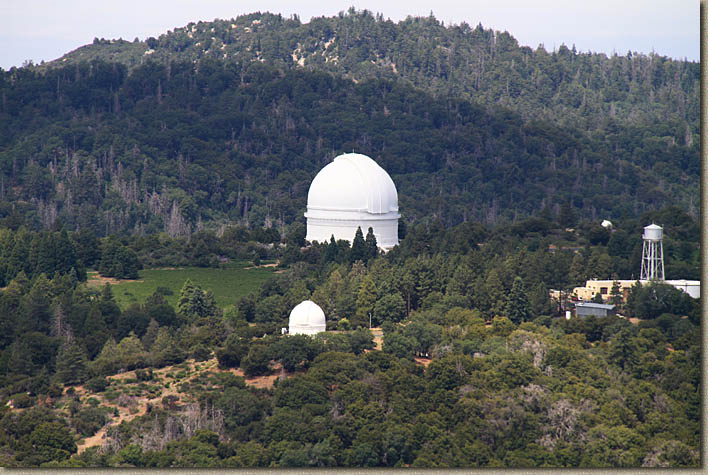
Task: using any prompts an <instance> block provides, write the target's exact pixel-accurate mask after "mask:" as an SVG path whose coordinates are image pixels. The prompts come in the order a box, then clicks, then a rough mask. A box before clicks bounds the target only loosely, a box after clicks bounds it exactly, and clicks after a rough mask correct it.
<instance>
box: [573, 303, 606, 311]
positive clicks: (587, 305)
mask: <svg viewBox="0 0 708 475" xmlns="http://www.w3.org/2000/svg"><path fill="white" fill-rule="evenodd" d="M575 307H576V308H577V307H583V308H603V309H605V310H612V309H613V308H615V306H614V305H612V304H607V303H595V302H576V303H575Z"/></svg>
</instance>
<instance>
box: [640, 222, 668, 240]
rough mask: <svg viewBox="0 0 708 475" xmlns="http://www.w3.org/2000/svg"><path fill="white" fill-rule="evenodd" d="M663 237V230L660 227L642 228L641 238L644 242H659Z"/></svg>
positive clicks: (651, 225) (652, 225) (654, 225)
mask: <svg viewBox="0 0 708 475" xmlns="http://www.w3.org/2000/svg"><path fill="white" fill-rule="evenodd" d="M663 235H664V230H663V228H662V227H661V226H657V225H656V224H650V225H649V226H645V227H644V235H643V236H642V238H643V239H644V240H645V241H661V240H662V238H663Z"/></svg>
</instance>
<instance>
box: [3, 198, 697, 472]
mask: <svg viewBox="0 0 708 475" xmlns="http://www.w3.org/2000/svg"><path fill="white" fill-rule="evenodd" d="M648 219H657V220H662V221H663V220H665V221H669V222H670V224H667V236H669V235H671V236H674V238H672V240H671V241H670V242H669V241H667V247H666V251H667V259H668V262H667V272H675V269H681V268H683V269H694V270H697V269H698V266H699V260H698V257H697V255H698V252H697V246H696V245H695V241H696V236H697V234H698V229H699V228H698V226H697V224H696V223H695V221H693V220H691V218H690V217H689V216H688V215H686V214H683V213H681V211H680V210H677V209H676V208H667V209H666V210H663V211H662V212H661V213H652V214H648V215H645V216H642V217H641V219H640V220H636V221H621V222H618V223H617V228H616V231H615V232H614V233H610V232H608V231H607V230H605V229H604V228H601V227H600V226H599V225H597V224H595V225H592V224H582V223H580V224H579V226H578V227H577V230H576V231H575V232H568V231H565V228H564V227H563V226H561V225H559V224H558V223H555V222H552V221H547V220H545V219H544V218H532V219H531V220H529V221H527V222H523V223H519V224H518V225H511V226H500V227H497V228H495V229H494V230H491V229H488V228H485V227H484V226H481V225H477V224H470V223H467V224H462V225H459V226H456V227H454V228H452V229H445V228H444V227H442V226H440V224H439V223H435V222H432V223H427V225H426V224H422V223H421V224H418V225H416V226H413V227H412V228H411V229H409V230H408V233H407V235H406V237H405V238H404V239H403V240H402V243H401V246H399V247H397V248H396V249H394V250H392V251H391V252H389V253H387V254H386V255H373V256H372V255H368V256H365V257H364V260H358V257H357V251H356V246H354V247H350V246H349V245H348V244H347V243H346V242H335V243H330V244H327V245H317V246H312V247H308V248H304V249H303V248H301V245H300V243H299V242H297V240H296V239H295V238H293V240H292V241H290V242H288V243H286V244H285V245H284V246H282V247H281V248H280V249H278V250H277V251H272V252H278V254H279V255H280V257H281V259H282V260H283V261H284V264H283V266H282V267H284V268H283V269H282V270H283V272H281V273H278V274H273V275H272V278H270V279H269V280H268V281H266V282H264V283H263V284H261V285H260V287H259V288H258V290H257V291H256V292H253V293H252V294H250V295H248V296H246V297H242V298H239V299H234V301H233V304H234V305H233V307H232V308H231V309H229V310H227V311H224V310H223V309H222V308H220V307H218V306H217V305H215V302H214V298H213V295H212V293H211V292H210V291H209V289H203V288H200V287H199V286H198V285H194V284H191V283H190V282H186V283H185V284H184V285H183V287H182V290H181V291H180V295H179V298H178V304H177V306H176V308H174V307H172V306H170V305H169V304H168V303H167V302H166V301H165V299H164V297H163V296H162V295H161V294H160V293H159V292H156V293H155V294H153V295H152V296H150V297H149V298H147V299H146V300H145V301H144V302H142V303H136V304H133V305H131V306H129V307H128V308H125V309H121V308H120V307H119V306H118V305H117V303H116V301H115V298H114V296H113V292H112V290H111V288H110V286H105V287H104V288H103V289H102V290H100V291H99V290H95V289H91V288H87V287H86V286H85V285H83V284H80V283H78V282H76V281H72V280H71V278H70V276H62V275H60V274H59V273H57V275H56V277H54V278H53V279H51V280H50V279H47V278H46V277H45V276H44V274H39V275H38V276H37V277H35V278H34V281H33V282H30V281H28V280H27V279H26V278H25V277H24V274H20V275H18V276H17V277H16V278H15V279H14V280H13V281H12V282H11V283H10V284H9V286H8V287H7V289H5V290H4V291H2V292H0V308H2V309H3V312H4V313H3V315H8V314H12V315H15V316H16V317H15V318H13V319H11V320H3V328H2V330H3V331H2V335H3V339H2V341H0V345H1V346H0V351H1V353H0V378H2V379H1V380H0V388H2V389H0V415H1V416H2V418H1V419H0V448H1V450H0V453H1V454H2V455H1V457H2V459H1V460H0V461H1V462H2V465H4V466H11V467H31V466H43V467H106V466H110V467H224V466H228V467H369V466H372V467H373V466H379V467H384V466H387V467H401V466H414V467H454V466H461V467H492V466H493V467H541V466H544V467H548V466H550V467H632V466H635V467H636V466H646V467H695V466H697V465H698V464H699V462H700V456H699V442H700V356H701V339H700V315H701V312H700V303H699V302H698V301H695V300H693V299H691V298H690V297H688V296H687V295H686V294H684V293H682V292H681V291H679V290H676V289H674V288H673V287H670V286H666V285H662V284H652V285H649V286H646V287H635V288H633V289H632V292H631V294H630V296H629V298H628V300H627V302H626V303H622V304H621V305H620V311H621V313H622V314H624V315H626V316H633V317H637V318H639V319H640V320H639V321H638V323H636V324H632V323H630V322H629V321H628V319H625V318H618V317H615V316H610V317H606V318H594V317H588V318H586V319H578V318H573V319H571V320H566V319H565V318H556V317H557V316H558V315H559V313H561V314H562V312H559V309H558V302H557V301H552V300H550V299H549V294H548V287H550V286H553V287H557V288H568V287H572V286H574V285H577V284H580V283H582V281H583V280H584V279H585V278H588V277H590V276H592V275H593V273H595V272H606V273H607V274H610V275H611V276H613V278H614V277H615V276H617V277H622V276H623V274H624V273H625V272H628V271H629V269H631V267H633V266H636V265H637V262H636V259H635V257H636V249H637V246H639V249H641V240H640V238H639V233H638V232H637V231H638V230H640V229H641V224H642V223H643V222H644V221H646V220H648ZM202 239H204V242H205V243H206V242H209V240H208V239H206V238H204V237H202ZM106 241H108V240H106ZM179 241H180V240H179V239H178V240H175V241H174V242H170V241H166V242H164V244H163V246H164V248H162V249H161V250H162V252H163V253H165V254H168V253H171V252H174V251H175V250H177V249H179V248H180V242H179ZM211 242H212V244H217V243H218V241H216V240H213V241H211ZM139 243H140V238H137V239H135V242H134V243H128V244H129V245H131V246H133V247H134V248H135V252H137V253H138V254H140V255H143V253H144V252H145V249H144V248H142V249H141V247H139V246H138V244H139ZM551 244H552V245H553V246H551ZM279 247H280V246H279ZM568 247H570V248H572V247H577V248H580V250H579V252H577V253H576V252H574V251H573V250H572V249H564V248H568ZM206 249H208V252H209V253H211V252H215V253H218V252H219V248H218V246H217V245H215V246H214V247H208V248H206ZM155 250H156V249H155V247H153V248H152V251H151V252H155ZM690 250H692V252H687V251H690ZM669 268H671V269H672V270H671V271H668V269H669ZM307 298H310V299H312V300H314V301H315V302H317V303H318V304H319V305H320V306H321V307H322V308H323V309H324V310H325V312H326V314H327V327H328V331H327V332H326V333H324V334H321V335H319V336H317V337H316V338H310V337H306V336H302V335H299V336H298V335H281V334H280V328H282V327H284V326H287V318H288V312H289V310H290V309H291V308H292V307H293V306H294V305H295V304H297V303H299V302H301V301H302V300H303V299H307ZM369 314H371V315H372V323H373V324H374V325H380V326H381V330H382V333H383V344H382V346H381V349H377V350H374V344H373V341H372V333H371V332H370V331H369V330H368V328H367V327H368V323H369V317H368V316H369ZM420 356H423V358H420ZM426 356H427V357H426ZM416 357H418V358H417V359H416ZM189 359H193V360H194V362H196V364H195V363H194V362H192V361H189ZM217 364H218V366H219V368H218V369H217V368H216V365H217ZM197 367H199V368H200V369H198V370H197ZM117 373H122V374H117ZM229 373H236V374H238V375H239V376H236V375H234V374H229ZM241 375H242V376H245V377H246V378H249V379H248V380H247V381H244V379H243V378H242V377H240V376H241ZM257 377H265V378H267V381H274V385H273V387H268V385H267V384H260V385H254V384H251V383H253V381H254V378H257ZM246 383H249V384H246ZM10 401H11V402H10ZM96 434H99V436H102V435H104V434H105V436H106V437H105V439H95V438H94V439H91V441H90V442H87V441H86V440H83V441H82V439H85V438H87V437H95V435H96ZM608 440H611V441H613V442H612V443H611V444H610V443H608V442H607V441H608ZM87 446H88V448H86V447H87ZM79 447H81V448H82V449H84V448H86V450H82V451H81V453H78V452H79V450H78V448H79Z"/></svg>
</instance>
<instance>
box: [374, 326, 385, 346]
mask: <svg viewBox="0 0 708 475" xmlns="http://www.w3.org/2000/svg"><path fill="white" fill-rule="evenodd" d="M371 334H372V335H374V345H376V346H375V347H374V349H375V350H379V351H380V350H381V348H383V330H381V328H379V327H373V328H372V329H371Z"/></svg>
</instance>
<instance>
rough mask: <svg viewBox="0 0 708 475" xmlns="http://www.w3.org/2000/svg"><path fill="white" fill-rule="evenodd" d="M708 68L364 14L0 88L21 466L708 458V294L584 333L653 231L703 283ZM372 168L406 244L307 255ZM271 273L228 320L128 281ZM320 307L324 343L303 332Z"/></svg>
mask: <svg viewBox="0 0 708 475" xmlns="http://www.w3.org/2000/svg"><path fill="white" fill-rule="evenodd" d="M699 69H700V67H699V65H698V64H696V63H692V62H688V61H685V60H676V59H671V58H666V57H661V56H658V55H656V54H654V53H651V54H649V55H646V54H642V53H636V52H627V53H626V54H625V55H621V56H620V55H617V54H616V55H613V56H612V57H607V56H606V55H603V54H596V53H592V52H578V51H577V50H576V49H575V47H571V48H569V47H567V46H565V45H561V46H560V47H559V48H558V50H557V51H547V50H546V49H545V48H544V47H543V45H539V46H538V47H536V48H530V47H528V46H520V45H519V44H518V42H517V41H516V40H515V39H514V38H513V36H511V35H510V34H509V33H508V32H499V31H494V30H490V29H485V28H484V27H483V26H482V25H481V24H480V25H478V26H476V27H471V26H469V25H467V24H464V23H463V24H461V25H444V24H443V23H441V22H440V21H438V20H437V19H435V18H434V17H433V16H432V15H431V16H430V17H425V18H414V17H409V18H408V19H406V20H404V21H401V22H398V23H394V22H392V21H390V20H385V19H384V18H383V17H382V16H381V15H378V14H376V15H375V14H372V13H371V12H368V11H366V10H364V11H357V10H355V9H351V10H349V11H348V12H342V13H340V14H339V15H338V16H335V17H331V18H327V17H322V18H314V19H312V20H311V21H310V23H302V22H301V21H300V20H299V19H298V18H297V17H296V16H294V17H291V18H283V17H282V16H280V15H274V14H270V13H254V14H251V15H245V16H241V17H238V18H235V19H231V20H215V21H213V22H199V23H190V24H189V25H186V26H185V27H181V28H175V29H174V30H173V31H170V32H167V33H165V34H163V35H160V36H159V37H158V38H148V39H146V40H145V41H140V40H138V39H137V38H136V39H135V40H134V41H125V40H105V39H98V38H97V39H95V40H94V42H93V44H90V45H86V46H84V47H81V48H79V49H77V50H75V51H72V52H70V53H68V54H67V55H65V56H64V57H62V58H60V59H58V60H56V61H53V62H49V63H43V64H40V65H33V64H28V65H26V66H23V67H22V68H12V69H10V70H9V71H4V70H2V69H0V466H4V467H11V468H26V467H42V468H86V467H139V468H168V467H193V468H217V467H229V468H244V467H249V468H252V467H260V468H276V467H298V468H307V467H310V468H316V467H357V468H358V467H396V468H401V467H415V468H452V467H480V468H488V467H495V468H499V467H516V468H550V467H559V468H577V467H583V468H591V467H593V468H627V467H655V468H686V467H699V466H700V465H701V462H702V460H701V452H700V447H701V391H702V388H701V355H702V346H701V303H700V300H699V299H692V298H691V297H689V296H688V295H687V294H686V293H684V292H682V291H680V290H677V289H676V288H674V287H672V286H670V285H666V284H663V283H661V282H651V283H647V284H644V285H642V284H640V283H638V284H637V285H635V286H634V287H632V289H631V290H630V291H629V293H628V294H627V295H622V294H621V292H620V291H619V286H618V285H617V286H613V288H612V289H611V291H610V292H609V295H607V296H605V298H604V301H605V302H606V303H612V304H614V305H615V306H616V309H617V313H618V315H610V316H607V317H593V316H590V317H586V318H579V317H576V316H572V317H571V318H569V319H567V318H565V311H566V310H567V309H572V304H573V295H572V293H573V292H572V291H573V288H574V287H578V286H582V285H584V283H585V281H586V280H588V279H593V278H598V279H606V280H621V279H636V278H637V277H638V274H639V269H640V267H641V259H642V238H641V236H642V230H643V228H644V226H646V225H648V224H650V223H652V222H654V223H657V224H660V225H661V226H662V227H663V230H664V231H663V232H664V242H663V246H664V247H663V249H664V261H665V269H666V276H667V279H695V280H698V279H700V275H701V259H700V255H701V250H700V248H699V241H700V234H701V227H700V225H699V218H698V216H699V215H700V209H699V205H700V203H699V193H698V190H699V177H700V165H699V163H700V160H699V144H700V136H699V92H698V87H699V78H700V74H699ZM352 150H353V151H356V152H359V153H363V154H366V155H369V156H370V157H372V158H373V159H375V160H376V161H377V162H378V163H379V164H380V165H381V166H382V167H383V168H384V169H385V170H387V171H388V173H389V174H390V175H391V177H392V179H393V181H394V182H395V184H396V187H397V190H398V196H399V207H400V210H401V215H402V217H401V220H400V222H399V238H400V245H399V246H396V247H395V248H394V249H392V250H390V251H389V252H386V253H383V252H382V251H381V250H379V249H378V247H377V243H376V238H375V236H374V234H373V232H372V230H368V229H361V230H360V231H358V232H357V234H356V236H355V238H354V239H353V241H352V242H348V241H344V240H335V239H334V237H332V239H331V240H330V241H329V242H325V243H309V242H307V241H305V236H306V232H305V229H306V223H305V219H304V217H303V213H304V211H305V207H306V200H307V192H308V187H309V184H310V182H311V180H312V178H313V177H314V176H315V175H316V173H317V172H318V171H319V170H320V169H321V168H322V167H323V166H325V165H326V164H327V163H329V162H330V161H331V160H332V159H333V158H334V157H335V156H337V155H339V154H340V153H344V152H350V151H352ZM603 219H610V220H611V221H612V226H610V227H604V226H602V225H601V224H600V223H601V222H602V220H603ZM242 265H248V266H252V267H256V268H261V267H262V268H270V267H273V272H272V274H271V277H270V278H269V279H268V280H267V281H265V282H264V283H263V284H261V285H260V287H259V288H258V290H257V291H256V292H253V293H251V294H249V295H245V296H243V297H238V298H233V299H232V301H231V302H230V304H229V305H227V306H225V307H222V306H219V305H217V303H216V301H215V299H214V295H213V293H212V291H211V290H210V289H209V288H203V287H202V286H201V285H200V284H199V283H198V282H192V281H191V280H186V281H185V282H184V284H183V286H182V288H181V291H180V292H179V295H178V298H177V304H176V305H171V304H169V303H168V302H167V299H166V296H167V295H169V294H168V292H171V290H170V289H167V288H165V287H158V288H157V290H156V291H155V292H154V293H153V294H152V295H150V296H149V297H147V298H146V299H144V300H143V301H139V302H134V303H130V304H123V303H121V304H120V305H119V302H117V301H116V298H115V297H114V292H113V290H112V285H114V284H116V283H119V282H121V281H123V280H126V279H129V280H131V281H135V282H138V283H139V282H140V273H141V271H142V270H143V269H173V268H180V267H184V266H194V267H200V268H204V269H215V270H216V269H219V268H225V267H229V266H242ZM94 272H97V273H98V277H96V276H93V273H94ZM90 275H91V276H93V277H90ZM97 278H100V279H103V280H101V282H104V285H96V282H95V281H96V279H97ZM252 288H255V285H254V287H252ZM552 291H559V293H557V294H556V293H552ZM175 294H176V292H175ZM552 295H557V297H555V296H554V297H552ZM306 299H310V300H312V301H314V302H315V303H317V304H318V305H319V306H320V307H321V308H322V309H323V311H324V313H325V315H326V318H327V331H326V332H324V333H320V334H318V335H316V336H314V337H309V336H304V335H287V334H283V333H282V332H281V329H282V328H284V327H287V326H288V316H289V313H290V310H291V309H292V308H293V307H294V306H295V305H297V304H298V303H300V302H302V301H303V300H306ZM596 300H597V301H602V300H603V296H600V295H598V296H596Z"/></svg>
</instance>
